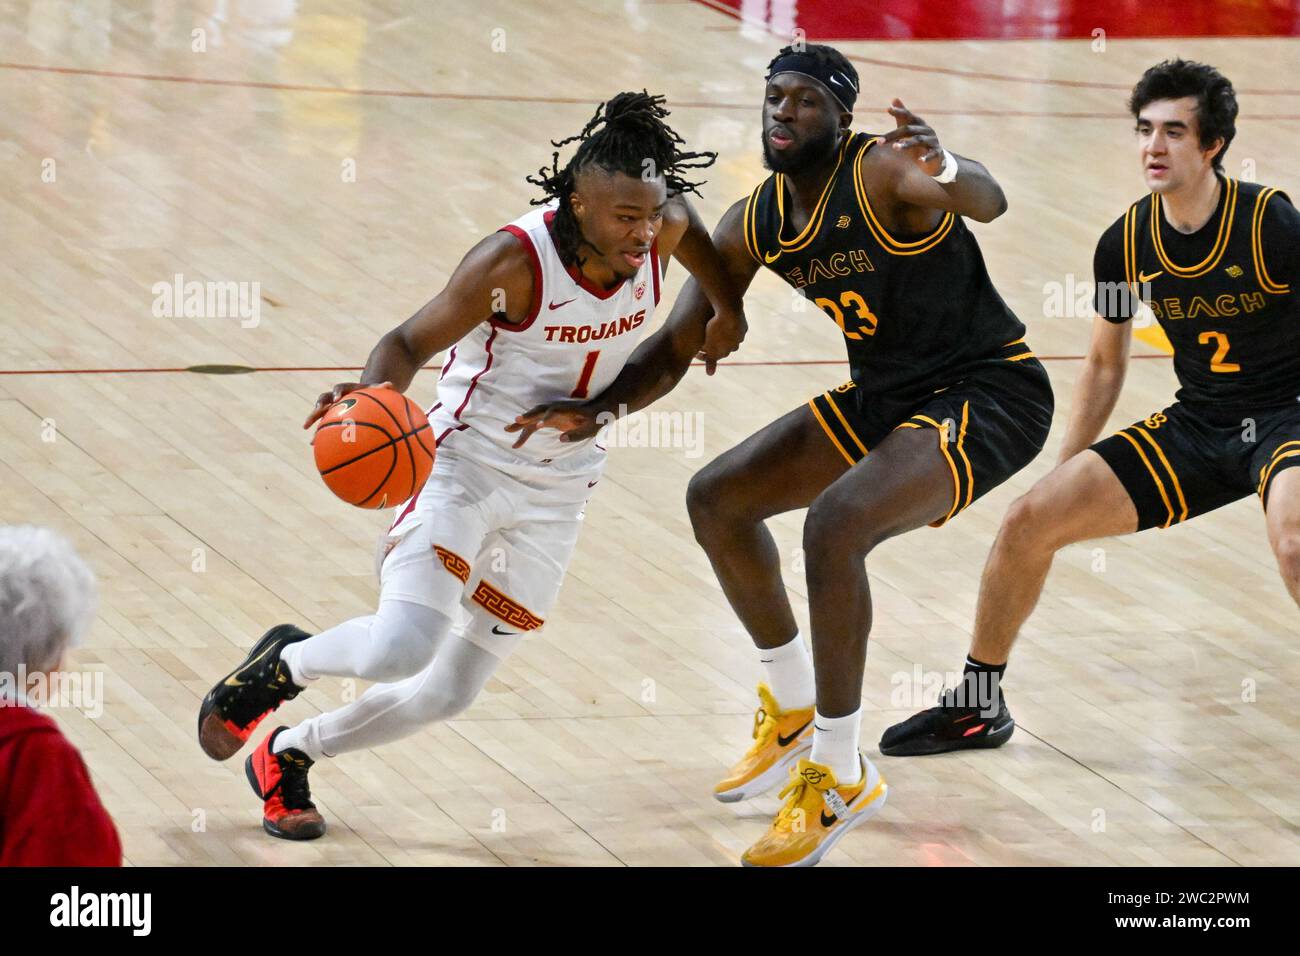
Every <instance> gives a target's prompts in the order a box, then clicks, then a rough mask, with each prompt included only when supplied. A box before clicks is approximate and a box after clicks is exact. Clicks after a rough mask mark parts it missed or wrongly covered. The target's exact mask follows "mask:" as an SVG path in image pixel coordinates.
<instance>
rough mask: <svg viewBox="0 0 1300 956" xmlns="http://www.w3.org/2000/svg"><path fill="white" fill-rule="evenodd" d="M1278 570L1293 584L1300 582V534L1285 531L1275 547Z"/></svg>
mask: <svg viewBox="0 0 1300 956" xmlns="http://www.w3.org/2000/svg"><path fill="white" fill-rule="evenodd" d="M1273 553H1274V554H1276V555H1277V566H1278V570H1280V571H1281V572H1282V577H1283V578H1284V579H1285V580H1287V581H1291V582H1300V532H1293V531H1284V532H1282V534H1281V535H1280V536H1279V537H1278V539H1277V541H1276V542H1275V544H1274V545H1273Z"/></svg>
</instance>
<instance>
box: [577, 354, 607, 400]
mask: <svg viewBox="0 0 1300 956" xmlns="http://www.w3.org/2000/svg"><path fill="white" fill-rule="evenodd" d="M598 358H600V349H597V350H596V351H594V352H588V353H587V361H585V362H583V363H582V374H581V375H579V376H578V387H577V388H575V389H574V390H573V394H572V395H570V396H569V397H570V398H586V397H587V389H588V388H589V387H590V386H591V374H592V373H593V372H594V371H596V359H598Z"/></svg>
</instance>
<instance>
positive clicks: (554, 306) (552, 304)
mask: <svg viewBox="0 0 1300 956" xmlns="http://www.w3.org/2000/svg"><path fill="white" fill-rule="evenodd" d="M572 301H573V299H565V300H564V301H563V302H560V303H555V302H548V303H546V307H547V308H548V309H551V310H552V311H554V310H555V309H558V308H561V307H562V306H566V305H568V304H569V303H570V302H572Z"/></svg>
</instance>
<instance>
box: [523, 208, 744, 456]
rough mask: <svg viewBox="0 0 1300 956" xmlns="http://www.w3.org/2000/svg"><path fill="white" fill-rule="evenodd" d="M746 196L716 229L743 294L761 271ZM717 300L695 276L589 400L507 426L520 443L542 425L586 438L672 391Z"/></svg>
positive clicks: (701, 342) (548, 408) (568, 437)
mask: <svg viewBox="0 0 1300 956" xmlns="http://www.w3.org/2000/svg"><path fill="white" fill-rule="evenodd" d="M745 202H746V200H744V199H742V200H740V201H739V202H737V203H735V204H734V205H733V206H732V207H731V208H730V209H728V210H727V212H726V213H725V214H723V217H722V219H721V220H720V221H719V222H718V228H717V229H716V230H715V231H714V234H713V245H714V247H715V248H716V249H717V252H718V256H719V257H720V258H721V260H722V263H723V267H724V268H725V269H726V272H727V275H728V276H729V277H730V279H731V285H732V288H733V289H734V291H735V295H736V296H737V298H739V297H742V296H744V294H745V290H746V289H748V288H749V283H750V282H751V281H752V280H753V278H754V273H755V272H757V271H758V264H757V263H756V262H755V261H754V258H753V257H752V256H751V255H750V254H749V251H748V250H747V249H746V248H745V238H744V219H745ZM713 314H714V313H713V306H712V304H711V303H710V302H709V299H708V297H707V296H706V295H705V294H704V292H703V290H702V289H701V288H700V284H699V282H698V281H697V280H696V279H695V278H691V279H689V280H687V282H686V285H685V286H683V287H682V291H681V292H680V293H679V294H678V296H677V301H676V303H674V305H673V310H672V312H671V313H670V314H669V316H668V319H667V321H665V322H664V324H663V327H662V328H660V329H659V330H658V331H657V332H655V333H654V335H652V336H650V337H649V338H648V339H646V340H645V341H644V342H642V343H641V344H640V345H639V346H637V349H636V351H635V352H633V353H632V357H631V358H630V359H628V362H627V364H626V365H625V366H623V371H622V372H620V373H619V376H618V378H616V379H615V380H614V382H613V384H611V385H610V386H609V388H607V389H605V391H603V392H601V393H600V394H599V395H597V396H595V397H594V398H592V399H590V400H588V401H585V402H553V403H550V404H547V405H539V406H537V407H536V408H530V409H529V410H528V411H527V412H525V413H524V414H522V415H520V416H519V417H518V418H517V419H515V422H514V424H513V425H507V426H506V431H509V432H519V433H520V434H519V439H518V440H517V441H516V442H515V447H516V448H518V447H519V446H520V445H522V444H523V443H524V442H526V441H527V440H528V438H529V436H530V435H532V434H533V432H535V431H537V429H539V428H555V429H558V430H559V431H560V432H561V433H562V434H561V436H560V440H561V441H581V440H583V439H585V438H590V437H591V436H592V435H594V434H596V432H597V431H599V430H600V428H601V427H602V426H604V425H605V424H607V423H608V422H610V421H613V420H614V419H615V418H616V417H618V416H620V415H625V414H627V413H629V412H634V411H637V410H639V409H642V408H644V407H645V406H647V405H649V404H650V403H651V402H653V401H655V400H656V399H658V398H661V397H662V396H664V395H667V394H668V393H669V392H671V391H672V390H673V389H674V388H675V387H676V385H677V383H678V382H680V381H681V379H682V376H683V375H685V374H686V370H687V369H688V368H689V367H690V364H691V359H693V358H695V357H696V356H697V355H699V354H700V353H701V352H702V351H703V350H704V348H705V343H706V340H707V333H708V328H709V326H710V324H711V322H710V320H711V319H712V317H713Z"/></svg>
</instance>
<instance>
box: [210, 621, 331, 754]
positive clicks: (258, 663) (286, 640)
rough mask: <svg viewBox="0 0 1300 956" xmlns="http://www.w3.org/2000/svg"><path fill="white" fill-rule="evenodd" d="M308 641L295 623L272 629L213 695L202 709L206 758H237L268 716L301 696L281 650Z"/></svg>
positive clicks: (304, 633) (213, 690) (308, 635)
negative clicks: (287, 701) (297, 642)
mask: <svg viewBox="0 0 1300 956" xmlns="http://www.w3.org/2000/svg"><path fill="white" fill-rule="evenodd" d="M308 637H311V635H310V634H308V633H307V632H306V631H304V630H302V629H301V628H298V627H295V626H294V625H292V624H280V625H277V626H276V627H273V628H271V629H270V630H269V631H267V632H266V633H265V634H263V635H262V639H261V640H260V641H258V642H257V643H256V644H254V645H253V649H252V650H250V651H249V652H248V656H247V657H246V658H244V663H242V664H240V665H239V666H238V667H236V668H235V669H234V670H233V671H231V672H230V673H229V674H227V675H226V677H225V678H224V679H223V680H221V681H220V682H219V683H218V684H217V685H216V686H215V687H213V688H212V690H210V691H208V696H207V697H204V698H203V706H201V707H200V708H199V746H200V747H202V748H203V752H204V753H205V754H207V755H208V756H209V757H211V758H212V759H213V760H225V759H227V758H228V757H233V756H234V755H235V753H236V751H238V750H239V748H240V747H242V746H243V745H244V742H245V741H246V740H248V738H249V737H251V736H252V734H253V731H254V730H255V729H257V725H258V724H260V723H261V722H262V719H263V718H264V717H266V715H267V714H269V713H271V712H272V711H273V710H275V709H276V708H277V707H279V706H280V705H281V704H283V703H284V702H285V701H286V700H293V699H294V698H295V697H297V696H298V695H299V694H300V693H302V688H301V687H299V686H298V685H297V684H295V683H294V682H293V679H292V678H291V677H290V676H289V668H288V667H287V666H285V665H284V664H282V663H280V652H281V651H282V650H284V648H285V647H286V646H288V645H289V644H293V643H294V642H295V641H301V640H305V639H306V638H308Z"/></svg>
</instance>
